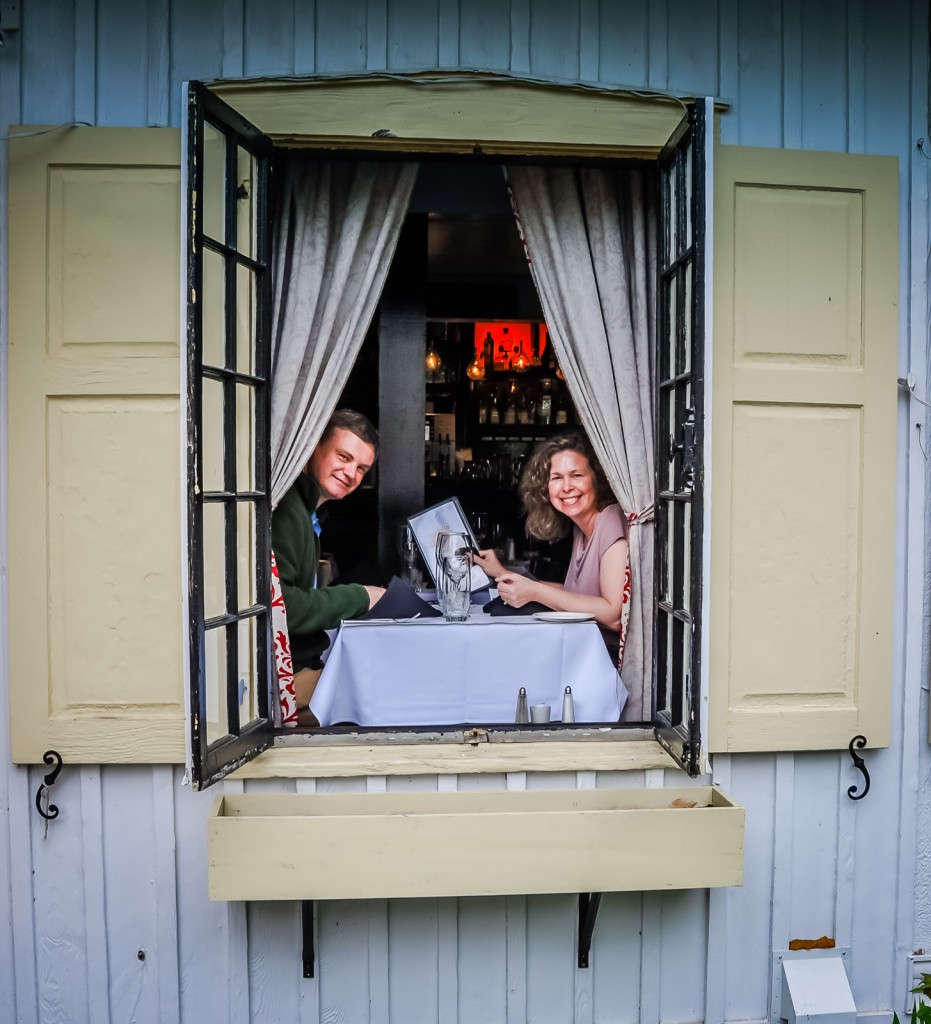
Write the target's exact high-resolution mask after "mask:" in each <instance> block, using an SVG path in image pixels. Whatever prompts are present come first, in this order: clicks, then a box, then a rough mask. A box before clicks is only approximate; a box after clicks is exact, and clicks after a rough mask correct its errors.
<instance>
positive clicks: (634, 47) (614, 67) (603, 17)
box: [598, 0, 650, 86]
mask: <svg viewBox="0 0 931 1024" xmlns="http://www.w3.org/2000/svg"><path fill="white" fill-rule="evenodd" d="M649 10H650V4H649V3H648V2H647V0H616V2H615V3H610V4H600V5H599V8H598V14H599V18H600V20H599V31H598V77H599V80H600V81H602V82H614V83H618V84H620V85H631V86H633V85H637V84H638V83H639V84H642V83H645V82H647V81H648V79H649V75H648V71H647V67H648V63H649V59H648V51H649Z"/></svg>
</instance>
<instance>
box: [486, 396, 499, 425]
mask: <svg viewBox="0 0 931 1024" xmlns="http://www.w3.org/2000/svg"><path fill="white" fill-rule="evenodd" d="M488 422H489V423H500V422H501V409H500V407H499V405H498V392H497V391H496V392H495V393H494V394H493V395H492V396H491V408H490V409H489V410H488Z"/></svg>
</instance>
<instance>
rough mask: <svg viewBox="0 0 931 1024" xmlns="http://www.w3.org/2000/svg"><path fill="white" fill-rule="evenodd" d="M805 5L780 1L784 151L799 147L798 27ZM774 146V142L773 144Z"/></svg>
mask: <svg viewBox="0 0 931 1024" xmlns="http://www.w3.org/2000/svg"><path fill="white" fill-rule="evenodd" d="M804 8H805V5H804V3H803V2H802V0H783V8H782V10H783V15H782V17H783V22H782V145H783V146H785V147H786V149H800V148H801V146H802V119H803V113H804V98H803V93H802V48H803V45H804V43H803V39H802V25H803V19H804V14H803V12H804ZM777 145H778V143H777Z"/></svg>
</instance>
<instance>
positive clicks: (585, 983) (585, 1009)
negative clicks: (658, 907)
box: [573, 772, 602, 1024]
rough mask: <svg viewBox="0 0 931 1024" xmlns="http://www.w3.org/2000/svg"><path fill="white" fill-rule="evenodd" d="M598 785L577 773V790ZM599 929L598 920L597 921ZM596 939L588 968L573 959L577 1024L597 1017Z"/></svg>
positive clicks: (590, 774)
mask: <svg viewBox="0 0 931 1024" xmlns="http://www.w3.org/2000/svg"><path fill="white" fill-rule="evenodd" d="M596 783H597V773H595V772H576V775H575V785H576V789H595V788H597V786H596ZM601 911H602V908H601V906H599V908H598V917H601ZM576 922H578V914H576ZM596 928H597V919H596ZM594 951H595V939H594V933H593V935H592V946H591V950H590V955H589V961H588V964H589V965H588V967H579V965H578V956H577V955H576V956H575V957H573V964H574V966H575V986H574V989H575V991H574V995H573V1002H574V1004H575V1016H574V1018H573V1020H574V1021H575V1024H592V1022H593V1021H594V1015H595V1005H594V1004H595V971H594V963H595V953H594ZM576 953H578V932H576Z"/></svg>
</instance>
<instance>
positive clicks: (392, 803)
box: [207, 786, 744, 900]
mask: <svg viewBox="0 0 931 1024" xmlns="http://www.w3.org/2000/svg"><path fill="white" fill-rule="evenodd" d="M207 836H208V838H207V853H208V862H209V870H208V878H209V895H210V898H211V899H214V900H308V899H313V900H316V899H390V898H408V897H438V896H493V895H508V894H531V893H576V892H577V893H586V892H626V891H639V890H654V889H693V888H709V887H716V886H724V885H739V884H741V882H742V881H743V836H744V809H743V808H742V807H740V806H738V805H736V804H734V803H733V802H732V801H731V800H730V798H729V797H727V796H726V795H725V794H724V793H722V792H721V791H720V790H718V789H717V788H715V787H713V786H700V787H683V788H668V789H666V788H656V789H652V788H650V789H629V788H625V789H589V790H519V791H503V792H496V793H485V792H482V793H477V792H462V791H456V792H449V793H447V792H435V793H383V792H379V793H280V794H272V793H267V792H266V793H254V794H249V793H246V794H227V795H224V796H220V797H218V798H217V800H216V802H215V803H214V806H213V810H212V813H211V816H210V819H209V822H208V832H207Z"/></svg>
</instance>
